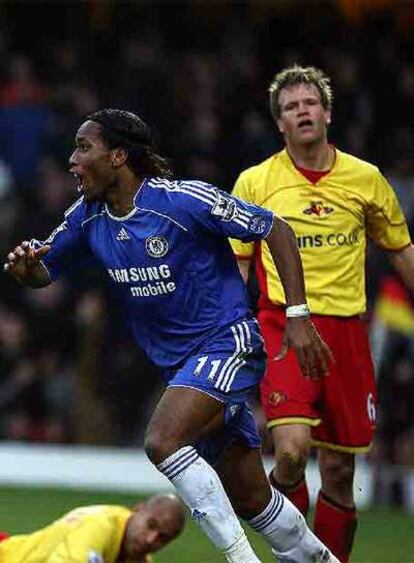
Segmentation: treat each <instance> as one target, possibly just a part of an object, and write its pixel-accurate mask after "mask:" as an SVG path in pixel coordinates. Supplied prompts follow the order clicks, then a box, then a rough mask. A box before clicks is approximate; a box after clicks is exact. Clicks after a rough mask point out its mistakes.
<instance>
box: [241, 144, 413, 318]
mask: <svg viewBox="0 0 414 563" xmlns="http://www.w3.org/2000/svg"><path fill="white" fill-rule="evenodd" d="M233 194H234V195H236V196H237V197H240V198H241V199H245V200H246V201H250V202H253V203H256V204H258V205H260V206H262V207H265V208H267V209H269V210H271V211H273V212H274V213H276V214H277V215H279V216H280V217H283V218H284V219H286V220H287V221H288V222H289V224H290V226H291V227H292V228H293V230H294V231H295V234H296V237H297V241H298V245H299V249H300V253H301V257H302V263H303V268H304V273H305V282H306V294H307V298H308V302H309V305H310V308H311V311H312V312H313V313H316V314H320V315H338V316H346V317H348V316H353V315H357V314H360V313H362V312H363V311H365V308H366V295H365V254H366V238H367V236H369V237H371V238H372V239H373V240H374V242H376V243H377V244H378V245H379V246H381V247H383V248H385V249H389V250H399V249H402V248H404V247H405V246H408V245H409V244H410V235H409V232H408V228H407V224H406V221H405V218H404V215H403V213H402V211H401V208H400V206H399V204H398V201H397V198H396V195H395V193H394V191H393V190H392V188H391V186H390V185H389V183H388V182H387V180H386V179H385V178H384V176H382V174H381V173H380V172H379V170H378V168H376V167H375V166H373V165H372V164H369V163H367V162H365V161H363V160H360V159H358V158H356V157H354V156H351V155H349V154H346V153H344V152H341V151H339V150H337V149H336V158H335V162H334V164H333V166H332V169H331V170H330V172H329V173H328V174H325V175H323V176H322V177H321V178H320V179H319V180H318V181H317V182H316V183H315V184H313V183H312V182H310V181H309V180H308V179H307V178H306V177H305V176H304V175H303V174H302V173H301V172H300V171H299V170H298V169H297V168H296V167H295V165H294V163H293V161H292V160H291V158H290V156H289V154H288V153H287V151H286V149H285V150H283V151H281V152H279V153H277V154H275V155H273V156H271V157H270V158H268V159H267V160H265V161H264V162H262V163H260V164H259V165H257V166H253V167H252V168H249V169H247V170H245V171H244V172H242V173H241V174H240V176H239V178H238V180H237V182H236V185H235V187H234V191H233ZM231 244H232V247H233V250H234V252H235V254H236V256H237V258H239V259H253V258H254V259H256V271H257V277H258V282H259V285H260V290H261V301H260V304H259V306H262V307H263V306H266V303H268V302H269V301H270V302H271V303H274V304H280V303H284V301H285V299H284V293H283V288H282V285H281V283H280V279H279V276H278V274H277V272H276V269H275V267H274V264H273V260H272V257H271V255H270V252H269V250H268V247H267V245H266V244H265V243H264V241H261V242H260V243H242V242H241V241H238V240H232V241H231Z"/></svg>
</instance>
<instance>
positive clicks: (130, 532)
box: [0, 494, 185, 563]
mask: <svg viewBox="0 0 414 563" xmlns="http://www.w3.org/2000/svg"><path fill="white" fill-rule="evenodd" d="M184 525H185V509H184V505H183V504H182V503H181V501H180V500H179V499H178V497H176V496H175V495H172V494H168V495H157V496H154V497H152V498H150V499H149V500H147V501H146V502H143V503H141V504H139V505H137V506H136V507H134V509H132V510H130V509H128V508H125V507H123V506H110V505H96V506H83V507H79V508H75V509H74V510H71V511H70V512H69V513H67V514H65V515H64V516H62V517H61V518H60V519H59V520H56V521H55V522H53V523H52V524H50V525H49V526H47V527H46V528H43V529H41V530H38V531H36V532H33V533H31V534H26V535H19V536H12V537H10V538H6V539H4V540H3V541H1V542H0V562H1V563H115V562H121V561H122V562H124V563H151V562H152V561H153V560H152V558H151V557H150V556H149V554H150V553H154V552H155V551H158V550H159V549H161V548H162V547H164V546H165V545H166V544H167V543H169V542H170V541H171V540H173V539H174V538H175V537H177V536H178V534H180V532H181V531H182V530H183V528H184Z"/></svg>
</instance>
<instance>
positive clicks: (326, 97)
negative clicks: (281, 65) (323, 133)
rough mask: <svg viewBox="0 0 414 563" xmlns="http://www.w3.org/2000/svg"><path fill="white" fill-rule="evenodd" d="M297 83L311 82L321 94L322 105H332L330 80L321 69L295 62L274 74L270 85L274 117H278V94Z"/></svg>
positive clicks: (271, 106)
mask: <svg viewBox="0 0 414 563" xmlns="http://www.w3.org/2000/svg"><path fill="white" fill-rule="evenodd" d="M297 84H308V85H311V84H313V85H314V86H316V88H317V89H318V91H319V93H320V95H321V101H322V106H323V107H324V108H325V109H330V108H331V107H332V100H333V93H332V87H331V80H330V78H329V76H327V75H326V74H325V73H324V72H323V71H322V70H320V69H319V68H316V67H314V66H306V67H304V66H299V65H297V64H295V65H293V66H290V67H288V68H285V69H283V70H282V71H280V72H278V73H277V74H275V76H274V78H273V80H272V82H271V84H270V86H269V94H270V100H269V102H270V111H271V113H272V115H273V118H274V119H278V118H279V117H280V106H279V95H280V92H281V91H282V90H283V89H284V88H289V87H290V86H296V85H297Z"/></svg>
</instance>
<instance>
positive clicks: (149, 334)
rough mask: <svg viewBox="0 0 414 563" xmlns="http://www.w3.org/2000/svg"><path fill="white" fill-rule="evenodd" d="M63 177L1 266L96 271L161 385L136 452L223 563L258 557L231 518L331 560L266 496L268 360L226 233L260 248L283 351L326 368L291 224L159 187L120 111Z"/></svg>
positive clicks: (211, 192)
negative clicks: (63, 192)
mask: <svg viewBox="0 0 414 563" xmlns="http://www.w3.org/2000/svg"><path fill="white" fill-rule="evenodd" d="M70 170H71V172H72V173H73V174H74V175H75V176H76V178H77V179H78V183H79V189H80V191H81V192H82V193H83V196H82V197H81V198H80V199H79V200H78V201H77V202H76V203H74V205H72V207H71V208H70V209H69V210H68V211H67V212H66V214H65V220H64V222H63V223H62V224H61V225H60V226H59V227H58V228H57V229H56V230H55V231H54V233H52V235H51V236H50V237H49V238H48V239H47V240H46V241H44V242H39V241H32V243H30V244H29V243H28V242H27V241H26V242H23V243H21V244H20V245H18V246H17V247H16V248H15V249H14V250H13V251H12V252H10V253H9V254H8V257H7V263H6V264H5V270H6V271H8V272H10V273H11V274H12V275H13V276H14V277H15V278H16V279H17V280H18V281H19V282H21V283H23V284H25V285H29V286H31V287H42V286H46V285H49V284H50V283H51V282H52V281H53V280H55V279H56V278H57V277H58V276H59V275H60V274H62V273H63V272H65V271H70V270H72V269H73V268H74V267H78V268H87V267H88V264H89V263H90V260H91V259H94V260H95V261H97V262H98V263H99V264H100V265H101V266H102V267H103V268H104V270H105V273H106V277H107V279H108V281H109V282H110V283H111V284H112V286H113V287H114V289H115V290H116V291H117V293H118V296H119V302H120V306H121V307H123V310H124V311H125V318H126V319H127V320H129V322H130V325H131V328H132V332H133V335H134V337H135V339H136V341H137V343H138V344H139V345H140V346H141V347H142V348H143V349H144V350H145V351H146V353H147V354H148V356H149V358H150V359H151V360H152V361H153V362H154V363H155V364H157V365H158V366H160V367H161V368H163V370H164V374H165V380H166V382H167V386H168V387H167V389H166V391H165V392H164V394H163V396H162V397H161V399H160V401H159V403H158V406H157V408H156V409H155V411H154V413H153V415H152V418H151V421H150V423H149V427H148V429H147V432H146V438H145V450H146V452H147V455H148V457H149V458H150V460H151V461H152V462H153V463H154V464H155V465H156V466H157V468H158V469H159V470H160V471H161V472H162V473H163V474H164V475H165V476H166V477H167V478H168V479H170V481H171V482H172V483H173V484H174V486H175V488H176V490H177V492H178V493H179V495H180V496H181V497H182V499H183V500H184V501H185V503H186V504H187V505H188V506H189V508H190V510H191V512H192V516H193V518H194V519H195V520H196V521H197V522H198V523H199V525H200V526H201V528H202V529H203V530H204V532H205V533H206V534H207V535H208V537H209V538H210V539H211V541H212V542H213V543H214V545H215V546H216V547H217V548H218V549H219V550H220V551H221V552H222V553H223V555H224V557H225V558H226V559H227V561H229V562H234V563H257V562H258V559H257V557H256V556H255V554H254V552H253V550H252V548H251V546H250V544H249V542H248V540H247V537H246V535H245V533H244V530H243V528H242V526H241V524H240V522H239V520H238V518H237V516H236V513H237V515H238V516H240V517H242V518H244V519H245V520H246V521H247V522H248V523H249V525H250V526H251V527H252V528H253V529H254V530H256V531H257V532H258V533H260V534H261V535H262V537H263V538H264V539H265V540H266V541H267V542H268V543H269V544H270V545H271V547H272V550H273V552H274V553H275V555H276V556H277V557H278V558H279V561H289V562H291V563H292V562H296V563H310V562H313V563H316V562H318V561H324V562H328V561H334V559H331V555H330V552H329V550H327V549H326V547H325V546H324V545H323V543H322V542H320V541H319V540H318V539H317V538H316V537H315V536H314V535H313V534H312V532H311V531H310V530H309V529H308V528H307V526H306V523H305V520H304V518H303V516H302V515H301V514H300V512H299V511H298V510H297V509H296V508H295V507H294V506H293V505H292V504H291V503H290V502H289V501H288V500H287V499H285V498H284V497H283V495H281V494H280V493H279V492H278V491H276V490H274V489H272V488H271V487H270V485H269V482H268V479H267V476H266V473H265V471H264V468H263V464H262V460H261V455H260V439H259V434H258V430H257V426H256V424H255V421H254V419H253V416H252V414H251V412H250V410H249V406H248V400H249V397H250V395H251V394H252V393H254V392H255V391H256V389H257V384H258V383H259V381H260V379H261V378H262V376H263V373H264V369H265V362H266V354H265V350H264V347H263V339H262V337H261V335H260V332H259V328H258V323H257V321H256V319H254V318H253V317H252V316H251V314H250V311H249V307H248V302H247V297H246V290H245V287H244V283H243V280H242V278H241V276H240V273H239V270H238V267H237V263H236V259H235V257H234V255H233V253H232V251H231V248H230V244H229V242H228V237H233V238H240V239H242V240H244V241H252V240H261V239H265V240H266V242H267V244H268V245H269V248H270V252H271V253H272V256H273V257H274V260H275V262H276V263H277V268H278V271H279V274H280V277H281V279H282V283H283V286H284V289H285V293H286V301H287V303H288V305H289V307H288V309H287V315H288V317H289V318H288V322H287V325H286V335H287V342H288V344H290V345H291V346H292V347H293V348H294V349H295V351H296V352H297V354H298V359H299V362H300V364H301V366H302V369H303V372H304V374H305V375H306V376H312V377H317V376H318V373H321V372H324V371H326V370H327V363H328V360H329V350H328V349H327V347H326V345H325V344H324V342H323V341H322V340H321V339H320V337H319V335H318V333H317V332H316V330H315V329H314V327H313V324H312V323H311V321H310V319H309V311H308V308H307V306H306V297H305V290H304V282H303V272H302V266H301V261H300V255H299V251H298V247H297V243H296V239H295V236H294V234H293V231H292V230H291V228H290V227H289V226H288V224H287V223H286V222H285V221H283V220H281V219H279V218H278V217H276V216H274V215H273V213H272V212H270V211H267V210H264V209H262V208H261V207H258V206H256V205H252V204H247V203H245V202H243V201H241V200H239V199H237V198H234V197H231V196H229V195H228V194H226V193H225V192H222V191H220V190H218V189H217V188H216V187H214V186H211V185H209V184H206V183H205V182H200V181H197V180H190V181H179V180H171V179H170V177H171V172H170V170H169V168H168V166H167V164H166V162H165V160H164V159H162V158H161V157H160V156H159V155H157V154H156V153H155V152H154V149H153V147H152V143H151V136H150V133H149V130H148V127H147V126H146V124H145V123H144V122H143V121H142V120H141V119H140V118H139V117H138V116H136V115H134V114H132V113H129V112H126V111H121V110H102V111H99V112H95V113H94V114H92V115H90V116H89V117H88V119H87V121H85V122H84V123H83V124H82V125H81V127H80V128H79V130H78V132H77V135H76V148H75V151H74V153H73V154H72V156H71V157H70ZM213 466H214V468H213Z"/></svg>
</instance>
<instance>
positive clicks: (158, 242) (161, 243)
mask: <svg viewBox="0 0 414 563" xmlns="http://www.w3.org/2000/svg"><path fill="white" fill-rule="evenodd" d="M145 249H146V251H147V253H148V254H149V255H150V256H152V258H162V257H163V256H165V255H166V254H167V252H168V241H167V239H166V238H165V237H160V236H151V237H148V238H147V239H146V240H145Z"/></svg>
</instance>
